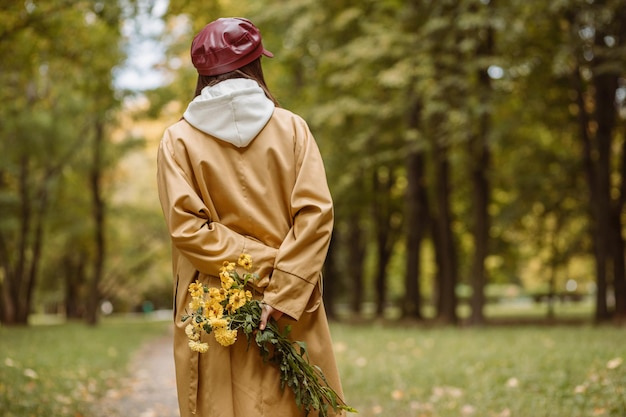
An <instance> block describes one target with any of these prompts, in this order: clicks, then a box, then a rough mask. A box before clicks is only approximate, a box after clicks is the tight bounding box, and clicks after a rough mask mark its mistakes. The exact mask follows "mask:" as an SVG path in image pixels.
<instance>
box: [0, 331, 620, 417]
mask: <svg viewBox="0 0 626 417" xmlns="http://www.w3.org/2000/svg"><path fill="white" fill-rule="evenodd" d="M167 326H168V323H167V322H152V321H146V320H136V319H135V320H130V321H106V322H105V323H104V324H102V325H101V326H98V327H97V328H88V327H86V326H84V325H83V324H78V323H74V324H58V325H35V326H31V327H29V328H15V329H14V328H11V329H7V328H1V327H0V415H2V416H3V417H30V416H37V417H39V416H46V417H61V416H71V417H80V416H85V417H89V415H88V413H87V411H86V410H87V409H88V404H90V403H93V401H95V400H96V399H97V398H98V397H99V396H100V395H103V393H104V392H106V390H107V389H108V388H110V387H112V386H114V384H115V383H116V381H117V380H119V378H120V377H121V376H122V375H123V373H124V367H125V364H126V363H127V362H128V360H129V358H130V356H131V355H132V352H133V351H134V350H135V349H137V347H138V346H140V345H141V344H142V343H143V342H145V341H148V340H150V338H153V337H157V336H158V335H162V334H164V333H165V332H166V327H167ZM332 332H333V338H334V343H335V351H336V355H337V359H338V362H339V366H340V370H341V374H342V379H343V385H344V391H345V392H346V395H347V400H348V403H349V404H350V405H352V406H354V407H355V408H357V409H358V410H359V414H358V416H361V417H374V416H383V417H418V416H421V417H431V416H432V417H434V416H440V417H447V416H455V417H464V416H468V417H469V416H474V417H542V416H546V417H547V416H550V417H576V416H580V417H582V416H585V417H588V416H619V417H624V416H625V415H626V363H623V360H624V359H626V329H623V328H622V329H620V328H615V327H608V326H607V327H592V326H582V327H574V326H522V327H503V326H493V327H487V328H481V329H471V328H462V329H456V328H450V327H447V328H429V327H423V326H417V325H404V326H403V325H400V324H399V323H392V324H376V325H371V324H370V325H348V324H343V323H333V324H332ZM355 416H356V415H355Z"/></svg>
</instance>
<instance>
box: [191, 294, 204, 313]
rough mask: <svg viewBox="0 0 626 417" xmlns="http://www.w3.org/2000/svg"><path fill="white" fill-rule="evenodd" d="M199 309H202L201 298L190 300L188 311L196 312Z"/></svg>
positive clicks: (202, 302)
mask: <svg viewBox="0 0 626 417" xmlns="http://www.w3.org/2000/svg"><path fill="white" fill-rule="evenodd" d="M201 307H204V301H203V300H202V298H199V297H194V298H192V299H191V302H190V303H189V310H191V311H197V310H198V309H199V308H201Z"/></svg>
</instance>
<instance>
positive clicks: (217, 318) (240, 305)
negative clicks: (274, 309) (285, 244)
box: [182, 254, 356, 417]
mask: <svg viewBox="0 0 626 417" xmlns="http://www.w3.org/2000/svg"><path fill="white" fill-rule="evenodd" d="M237 264H238V265H239V266H241V267H243V268H244V270H245V271H246V272H245V273H243V274H242V275H239V272H238V271H237V267H236V265H235V263H234V262H228V261H225V262H224V264H223V266H222V267H221V268H220V281H221V286H220V287H208V286H206V285H204V284H202V283H200V282H199V281H196V282H194V283H191V284H190V285H189V293H190V294H191V302H190V303H189V310H190V313H189V314H186V315H185V316H183V317H182V320H183V321H187V320H189V321H190V322H189V324H188V325H187V327H186V328H185V332H186V333H187V337H188V338H189V347H190V348H191V350H193V351H196V352H200V353H204V352H207V351H208V349H209V345H208V344H207V343H205V342H201V341H200V336H201V334H202V332H203V331H204V332H206V333H209V334H210V333H213V335H214V337H215V340H216V341H217V342H218V343H219V344H220V345H222V346H230V345H232V344H233V343H235V341H236V340H237V334H238V331H239V330H241V331H242V332H243V334H245V335H246V338H247V339H248V344H250V343H251V342H252V341H254V342H255V343H256V345H257V346H258V347H259V350H260V354H261V357H262V358H263V360H264V361H265V362H270V363H273V364H275V365H277V366H278V369H279V371H280V378H281V388H283V389H284V387H285V385H287V386H288V387H289V388H290V389H291V390H292V391H293V393H294V394H295V397H296V404H297V405H298V407H300V408H301V409H302V410H304V412H305V413H306V415H308V414H309V413H310V412H311V411H312V410H315V411H318V412H319V416H320V417H326V416H327V415H328V406H329V405H330V406H331V407H332V408H333V410H335V411H339V410H345V411H349V412H356V410H355V409H353V408H352V407H350V406H348V405H347V404H345V403H344V402H343V400H342V399H341V398H340V397H339V395H338V394H337V393H336V392H335V390H333V389H332V388H331V387H330V386H329V385H328V382H327V381H326V378H325V377H324V374H323V373H322V370H321V369H320V368H319V367H318V366H315V365H311V364H310V363H309V360H308V355H307V350H306V344H305V343H304V342H299V341H296V342H293V341H291V340H290V339H289V331H290V328H289V326H287V327H286V328H285V330H284V331H281V330H280V329H279V328H278V326H277V324H276V322H274V321H269V322H268V323H267V327H266V328H265V329H264V330H259V323H260V321H261V307H262V306H261V301H259V300H255V299H253V298H252V293H251V292H250V291H249V290H247V289H246V285H247V284H248V282H250V281H251V280H252V281H253V280H256V279H258V276H257V274H254V273H251V272H250V270H251V269H252V258H251V257H250V255H248V254H241V255H240V256H239V260H238V261H237Z"/></svg>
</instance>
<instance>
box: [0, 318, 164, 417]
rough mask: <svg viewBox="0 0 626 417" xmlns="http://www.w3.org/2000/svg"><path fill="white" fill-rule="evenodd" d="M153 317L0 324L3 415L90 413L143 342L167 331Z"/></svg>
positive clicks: (116, 383) (115, 384) (0, 405)
mask: <svg viewBox="0 0 626 417" xmlns="http://www.w3.org/2000/svg"><path fill="white" fill-rule="evenodd" d="M165 328H166V325H165V324H164V323H161V322H152V321H144V320H137V321H126V322H105V323H104V324H103V325H102V326H100V327H98V328H87V327H85V326H83V325H79V324H62V325H36V326H32V327H30V328H5V327H0V370H1V371H0V409H2V412H3V416H6V417H22V416H30V415H37V416H49V417H64V416H69V415H72V416H74V415H90V412H89V411H90V408H91V407H92V406H93V403H94V401H96V400H97V399H98V398H100V397H102V396H103V395H104V394H105V392H106V390H107V389H109V388H111V387H118V386H119V383H120V380H121V378H122V377H124V376H125V374H126V365H127V363H128V361H129V359H130V357H131V355H132V354H133V353H134V352H135V350H136V349H137V348H138V347H139V346H140V344H141V343H144V342H146V341H147V340H149V338H153V337H155V336H157V335H160V334H163V333H164V332H165Z"/></svg>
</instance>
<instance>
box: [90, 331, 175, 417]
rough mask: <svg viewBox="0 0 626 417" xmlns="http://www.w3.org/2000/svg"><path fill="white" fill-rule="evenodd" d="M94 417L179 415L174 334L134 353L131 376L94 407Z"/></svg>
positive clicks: (165, 416)
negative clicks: (173, 349)
mask: <svg viewBox="0 0 626 417" xmlns="http://www.w3.org/2000/svg"><path fill="white" fill-rule="evenodd" d="M93 413H94V417H179V416H180V414H179V412H178V402H177V399H176V378H175V376H174V357H173V351H172V335H171V334H168V335H167V336H163V337H160V338H159V339H156V340H153V341H150V343H149V344H146V345H144V346H143V347H142V348H141V349H140V350H139V351H138V352H137V353H136V354H135V356H134V358H133V360H132V362H131V364H130V369H129V377H128V378H126V379H125V380H123V381H121V383H120V386H119V387H116V388H115V389H111V390H109V391H108V392H107V394H106V395H105V397H104V398H103V399H102V400H101V401H99V402H98V404H96V405H95V406H94V408H93Z"/></svg>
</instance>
